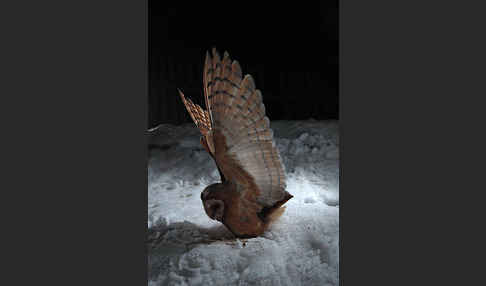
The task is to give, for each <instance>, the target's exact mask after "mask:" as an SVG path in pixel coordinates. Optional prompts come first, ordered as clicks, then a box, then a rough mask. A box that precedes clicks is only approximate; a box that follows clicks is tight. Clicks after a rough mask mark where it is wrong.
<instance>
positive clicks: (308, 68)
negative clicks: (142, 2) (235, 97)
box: [148, 0, 339, 127]
mask: <svg viewBox="0 0 486 286" xmlns="http://www.w3.org/2000/svg"><path fill="white" fill-rule="evenodd" d="M168 2H170V3H168ZM286 2H287V1H281V2H278V3H277V2H275V3H274V2H270V1H269V3H267V4H266V5H268V6H264V5H262V3H265V2H264V1H260V3H258V4H257V3H251V2H247V1H244V2H238V1H235V2H229V1H227V2H226V3H218V2H211V3H210V4H209V3H208V2H203V1H193V2H183V1H177V2H176V1H154V0H149V1H148V5H149V7H148V17H149V24H148V49H149V54H148V60H149V100H148V101H149V114H148V117H149V118H148V121H149V122H148V127H154V126H156V125H158V124H160V123H174V124H179V123H183V122H189V121H190V117H189V116H188V114H187V112H186V110H185V108H184V107H183V105H182V102H181V100H180V98H179V96H178V93H177V88H180V89H181V90H183V92H184V93H185V95H186V96H189V97H190V98H192V99H193V100H194V101H195V102H197V103H200V104H201V103H203V91H202V70H203V65H204V59H205V53H206V51H207V50H210V49H211V48H212V47H216V48H217V49H218V51H219V53H220V54H221V55H222V54H223V52H224V51H225V50H226V51H228V52H229V54H230V57H231V58H232V59H233V60H238V61H239V63H240V65H241V67H242V70H243V74H247V73H249V74H251V75H252V76H253V78H254V79H255V81H256V86H257V88H258V89H260V90H261V91H262V95H263V101H264V104H265V107H266V110H267V115H268V117H269V118H270V119H271V120H279V119H288V120H295V119H309V118H314V119H338V118H339V106H338V104H339V100H338V9H337V7H338V2H337V1H302V2H301V3H302V4H299V3H296V2H289V4H286ZM228 3H234V4H228ZM202 106H204V105H202Z"/></svg>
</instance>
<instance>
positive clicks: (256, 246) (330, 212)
mask: <svg viewBox="0 0 486 286" xmlns="http://www.w3.org/2000/svg"><path fill="white" fill-rule="evenodd" d="M271 127H272V129H273V131H274V135H275V141H276V144H277V146H278V148H279V151H280V155H281V157H282V159H283V163H284V165H285V167H286V172H287V191H288V192H289V193H291V194H292V195H294V198H292V199H291V200H290V201H288V202H287V203H286V204H285V205H286V206H287V208H286V211H285V213H284V214H283V215H282V217H281V218H280V219H279V220H277V221H276V222H275V223H274V224H273V225H272V226H271V227H270V229H269V230H268V231H267V232H266V233H265V234H264V235H263V236H261V237H258V238H252V239H235V238H234V237H233V235H232V234H231V233H230V232H229V231H228V230H227V229H226V228H225V227H224V226H223V225H222V224H220V223H219V222H216V221H213V220H211V219H209V217H207V216H206V214H205V212H204V209H203V206H202V203H201V199H200V193H201V191H202V190H203V189H204V188H205V187H206V186H207V185H209V184H212V183H216V182H218V181H219V174H218V171H217V169H216V165H215V163H214V161H213V160H212V159H211V157H210V156H209V155H208V154H207V153H206V151H205V150H204V149H203V148H202V146H201V145H200V143H199V136H200V135H199V131H198V130H197V128H196V127H195V125H194V124H192V123H188V124H184V125H181V126H174V125H168V124H164V125H161V126H160V127H159V128H158V129H157V130H155V131H152V132H151V134H150V135H149V144H150V145H151V146H152V147H155V148H151V150H150V151H149V159H148V228H149V229H148V239H147V252H148V278H149V281H148V284H149V285H338V284H339V283H338V282H339V275H338V272H339V268H338V265H339V137H338V135H339V127H338V122H337V121H315V120H307V121H274V122H272V123H271Z"/></svg>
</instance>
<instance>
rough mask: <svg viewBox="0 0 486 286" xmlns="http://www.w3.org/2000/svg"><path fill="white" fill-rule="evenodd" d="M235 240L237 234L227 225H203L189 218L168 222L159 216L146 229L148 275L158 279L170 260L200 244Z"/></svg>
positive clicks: (233, 241) (232, 241) (174, 259)
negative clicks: (206, 226)
mask: <svg viewBox="0 0 486 286" xmlns="http://www.w3.org/2000/svg"><path fill="white" fill-rule="evenodd" d="M235 241H236V238H235V236H234V235H233V234H232V233H231V232H230V231H228V229H226V227H225V226H224V225H216V226H213V227H210V228H204V227H201V226H198V225H196V224H194V223H192V222H189V221H184V222H175V223H170V224H167V222H166V221H165V220H159V221H157V222H156V223H154V225H153V226H152V227H150V228H149V229H148V232H147V238H146V249H147V257H148V277H149V279H155V278H156V277H157V276H158V275H159V274H160V273H161V271H164V269H167V268H168V267H169V265H170V263H171V261H179V259H180V257H181V256H183V255H184V254H185V253H187V252H188V251H190V250H191V249H193V248H195V247H197V246H200V245H210V244H212V243H227V244H234V243H235Z"/></svg>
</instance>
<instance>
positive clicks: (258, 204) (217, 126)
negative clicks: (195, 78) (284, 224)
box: [179, 48, 293, 237]
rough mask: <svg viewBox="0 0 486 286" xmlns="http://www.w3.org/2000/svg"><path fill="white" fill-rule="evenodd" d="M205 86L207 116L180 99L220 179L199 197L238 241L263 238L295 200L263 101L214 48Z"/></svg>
mask: <svg viewBox="0 0 486 286" xmlns="http://www.w3.org/2000/svg"><path fill="white" fill-rule="evenodd" d="M203 84H204V99H205V104H206V108H207V110H203V109H202V108H201V107H200V106H199V105H197V104H194V103H193V102H192V101H191V100H190V99H186V98H185V96H184V94H183V93H182V92H181V91H180V90H179V94H180V96H181V98H182V101H183V102H184V105H185V106H186V108H187V111H188V112H189V114H190V116H191V118H192V120H193V121H194V123H195V124H196V126H197V127H198V128H199V130H200V131H201V134H202V136H201V144H202V145H203V146H204V148H205V149H206V151H207V152H208V153H209V154H210V155H211V157H212V158H213V159H214V160H215V162H216V165H217V167H218V170H219V173H220V175H221V181H222V182H221V183H216V184H212V185H210V186H208V187H206V188H205V189H204V190H203V192H202V193H201V200H202V202H203V206H204V210H205V211H206V214H207V215H208V216H209V217H210V218H211V219H216V220H218V221H220V222H222V223H223V224H224V225H225V226H226V227H227V228H228V229H229V230H230V231H231V232H232V233H233V234H234V235H235V236H237V237H255V236H258V235H261V234H262V233H263V232H264V231H265V229H266V228H267V227H268V226H269V224H270V223H271V222H272V221H273V220H274V219H275V218H277V217H279V216H280V215H281V214H282V213H283V208H281V206H282V205H283V204H284V203H285V202H287V201H288V200H289V199H291V198H292V197H293V196H292V195H291V194H289V193H288V192H287V191H286V190H285V188H286V178H285V171H284V166H283V164H282V161H281V158H280V155H279V152H278V150H277V148H276V146H275V143H274V141H273V132H272V129H271V128H270V121H269V120H268V117H267V116H265V106H264V105H263V102H262V95H261V93H260V91H259V90H258V89H256V87H255V83H254V81H253V78H252V77H251V76H250V75H246V76H244V77H242V72H241V68H240V65H239V63H238V62H237V61H231V59H230V57H229V54H228V53H227V52H225V53H224V55H223V58H222V59H221V57H220V56H219V54H218V52H217V51H216V49H215V48H213V50H212V56H210V55H209V53H206V61H205V64H204V74H203Z"/></svg>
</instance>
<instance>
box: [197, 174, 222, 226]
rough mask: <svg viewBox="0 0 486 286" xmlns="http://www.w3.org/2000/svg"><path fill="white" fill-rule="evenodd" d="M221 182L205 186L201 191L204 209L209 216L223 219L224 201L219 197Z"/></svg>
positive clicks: (219, 219)
mask: <svg viewBox="0 0 486 286" xmlns="http://www.w3.org/2000/svg"><path fill="white" fill-rule="evenodd" d="M222 189H223V184H220V183H217V184H212V185H209V186H207V187H206V188H205V189H204V190H203V191H202V193H201V200H202V203H203V206H204V210H205V211H206V214H207V215H208V217H209V218H211V219H215V220H217V221H220V222H222V221H223V215H224V202H223V200H222V199H221V197H220V194H221V193H220V192H221V191H222Z"/></svg>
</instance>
